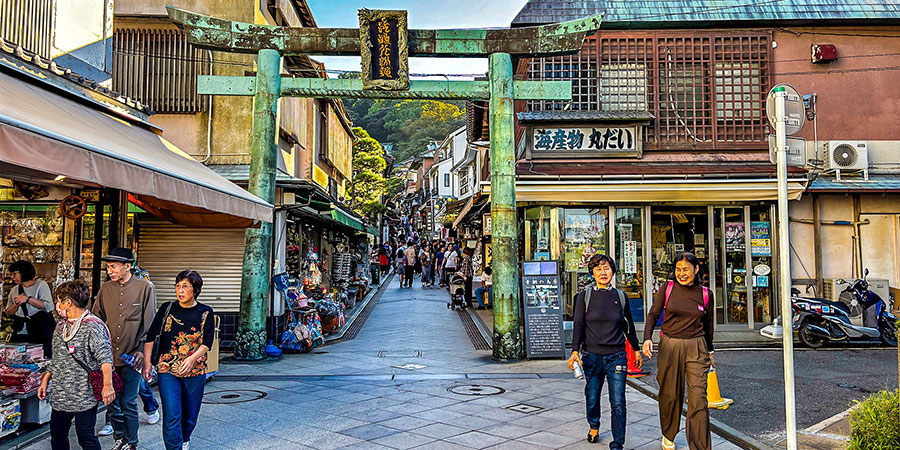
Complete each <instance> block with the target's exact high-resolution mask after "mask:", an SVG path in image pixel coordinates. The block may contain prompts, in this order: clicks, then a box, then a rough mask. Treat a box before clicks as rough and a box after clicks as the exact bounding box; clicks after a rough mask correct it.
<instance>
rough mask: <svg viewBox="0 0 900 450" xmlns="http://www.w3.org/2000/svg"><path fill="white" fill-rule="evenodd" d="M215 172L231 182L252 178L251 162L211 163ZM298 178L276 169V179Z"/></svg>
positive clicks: (211, 167) (288, 179)
mask: <svg viewBox="0 0 900 450" xmlns="http://www.w3.org/2000/svg"><path fill="white" fill-rule="evenodd" d="M207 167H209V168H210V169H212V171H213V172H215V173H217V174H219V175H222V176H223V177H224V178H225V179H226V180H228V181H231V182H235V183H237V182H245V183H246V182H247V180H249V179H250V165H249V164H211V165H209V166H207ZM295 180H298V178H294V177H292V176H290V175H288V174H286V173H284V172H282V171H280V170H276V171H275V181H276V182H279V181H282V182H286V181H295Z"/></svg>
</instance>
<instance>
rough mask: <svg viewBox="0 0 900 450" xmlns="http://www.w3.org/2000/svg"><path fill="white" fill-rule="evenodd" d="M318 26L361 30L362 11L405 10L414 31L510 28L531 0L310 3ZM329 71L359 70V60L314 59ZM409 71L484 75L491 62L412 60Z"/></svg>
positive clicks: (334, 0) (315, 0) (342, 0)
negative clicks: (517, 15) (366, 9)
mask: <svg viewBox="0 0 900 450" xmlns="http://www.w3.org/2000/svg"><path fill="white" fill-rule="evenodd" d="M308 2H309V6H310V8H312V12H313V15H314V16H315V18H316V23H317V24H318V25H319V27H322V28H357V27H358V26H359V19H358V18H357V16H356V11H357V10H358V9H359V8H363V7H365V8H369V9H405V10H407V11H409V27H410V28H507V27H509V23H510V22H512V19H513V18H514V17H515V16H516V14H517V13H518V12H519V10H520V9H522V7H523V6H525V3H527V0H419V1H388V0H368V1H362V0H308ZM313 58H314V59H316V60H319V61H323V62H325V65H326V67H327V68H328V69H339V70H354V71H358V70H359V58H358V57H338V56H332V57H328V56H313ZM409 70H410V72H411V73H412V74H417V73H441V74H483V73H485V72H487V59H484V58H480V59H472V58H465V59H459V58H410V60H409ZM455 79H464V78H455Z"/></svg>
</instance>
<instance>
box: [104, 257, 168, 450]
mask: <svg viewBox="0 0 900 450" xmlns="http://www.w3.org/2000/svg"><path fill="white" fill-rule="evenodd" d="M103 261H104V262H106V273H107V274H108V275H109V281H107V282H106V283H103V284H102V285H101V286H100V292H98V293H97V298H96V299H95V300H94V307H93V308H92V311H91V312H93V313H94V314H95V315H96V316H97V317H99V318H101V319H103V321H104V322H106V326H107V327H109V334H110V339H111V341H112V351H113V366H114V367H115V370H116V372H117V373H118V374H119V377H121V378H122V384H123V386H122V393H121V395H118V396H116V399H115V400H113V402H112V403H111V404H110V405H109V409H110V422H111V423H112V427H113V435H114V436H115V438H116V444H115V446H114V447H113V450H131V449H135V448H137V443H138V407H137V396H138V390H139V388H140V385H141V373H140V372H139V371H137V370H135V369H134V367H141V368H142V367H143V364H144V362H143V361H144V355H143V353H142V352H141V349H143V347H144V336H145V335H146V334H147V330H148V329H150V324H151V323H153V315H154V313H155V312H156V289H155V288H154V287H153V284H152V283H150V282H149V281H147V280H145V279H142V278H138V277H134V276H132V275H131V266H132V264H133V263H134V254H133V253H132V252H131V250H129V249H127V248H113V249H111V250H110V251H109V254H108V255H106V256H104V257H103ZM123 354H127V355H133V356H134V358H135V361H134V364H135V365H134V366H133V367H132V366H131V365H129V364H127V363H126V362H125V361H124V360H123V359H122V355H123ZM148 357H149V355H148Z"/></svg>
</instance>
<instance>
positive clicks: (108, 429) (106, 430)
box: [97, 424, 113, 436]
mask: <svg viewBox="0 0 900 450" xmlns="http://www.w3.org/2000/svg"><path fill="white" fill-rule="evenodd" d="M111 434H113V427H112V425H110V424H106V425H103V428H101V429H100V431H98V432H97V436H109V435H111Z"/></svg>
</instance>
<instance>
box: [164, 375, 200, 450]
mask: <svg viewBox="0 0 900 450" xmlns="http://www.w3.org/2000/svg"><path fill="white" fill-rule="evenodd" d="M158 384H159V399H160V400H161V401H162V413H163V442H165V444H166V449H167V450H181V445H182V444H183V443H185V442H190V440H191V433H193V432H194V427H196V426H197V416H198V415H199V414H200V402H201V401H202V400H203V388H204V386H205V385H206V375H197V376H195V377H183V378H181V377H176V376H175V375H172V374H170V373H161V374H159V381H158Z"/></svg>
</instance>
